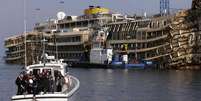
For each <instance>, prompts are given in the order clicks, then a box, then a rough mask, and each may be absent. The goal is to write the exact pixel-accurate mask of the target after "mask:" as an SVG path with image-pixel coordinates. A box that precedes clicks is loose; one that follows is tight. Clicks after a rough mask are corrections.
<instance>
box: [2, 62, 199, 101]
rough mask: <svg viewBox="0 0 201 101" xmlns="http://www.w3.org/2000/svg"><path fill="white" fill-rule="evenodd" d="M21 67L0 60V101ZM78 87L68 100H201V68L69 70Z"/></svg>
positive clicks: (7, 99) (6, 98) (8, 93)
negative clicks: (189, 69) (175, 69)
mask: <svg viewBox="0 0 201 101" xmlns="http://www.w3.org/2000/svg"><path fill="white" fill-rule="evenodd" d="M20 68H21V66H18V65H6V64H3V63H0V101H10V97H11V96H12V95H13V94H15V93H16V87H15V84H14V81H15V78H16V76H17V75H18V73H19V72H20V71H21V69H20ZM70 72H71V74H73V75H74V76H76V77H77V78H78V79H79V80H80V82H81V86H80V89H79V90H78V92H76V94H75V95H73V97H72V98H71V100H70V101H201V71H156V70H155V71H154V70H146V71H145V70H119V69H117V70H111V69H72V68H71V69H70Z"/></svg>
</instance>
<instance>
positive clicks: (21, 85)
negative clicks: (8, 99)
mask: <svg viewBox="0 0 201 101" xmlns="http://www.w3.org/2000/svg"><path fill="white" fill-rule="evenodd" d="M23 78H24V75H23V74H22V73H21V74H20V75H19V76H18V77H17V79H16V80H15V83H16V85H17V95H22V94H23V93H24V91H25V82H24V80H23Z"/></svg>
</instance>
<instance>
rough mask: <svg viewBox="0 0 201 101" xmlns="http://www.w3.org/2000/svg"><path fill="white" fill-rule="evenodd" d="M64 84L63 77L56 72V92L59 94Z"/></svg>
mask: <svg viewBox="0 0 201 101" xmlns="http://www.w3.org/2000/svg"><path fill="white" fill-rule="evenodd" d="M64 82H65V79H64V77H63V75H62V74H61V73H60V72H58V76H57V78H56V87H57V92H61V91H62V86H63V84H64Z"/></svg>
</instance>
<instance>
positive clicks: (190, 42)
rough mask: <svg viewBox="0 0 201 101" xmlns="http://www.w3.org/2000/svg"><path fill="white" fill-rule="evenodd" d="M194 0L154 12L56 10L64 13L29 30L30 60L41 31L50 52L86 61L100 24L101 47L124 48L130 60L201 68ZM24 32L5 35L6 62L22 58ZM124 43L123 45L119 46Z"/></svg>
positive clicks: (119, 49) (76, 60)
mask: <svg viewBox="0 0 201 101" xmlns="http://www.w3.org/2000/svg"><path fill="white" fill-rule="evenodd" d="M194 2H199V3H194ZM198 4H200V1H199V0H194V1H193V5H192V9H189V10H180V11H178V12H176V13H170V14H163V15H161V14H156V15H153V16H146V14H145V15H144V16H137V15H134V16H129V15H122V14H119V13H114V12H112V11H111V10H109V9H106V8H103V7H100V6H90V7H89V8H87V9H85V10H84V15H81V16H67V15H65V14H63V13H61V12H60V14H61V15H62V16H59V17H58V19H56V20H54V19H50V20H49V21H47V22H44V23H38V24H36V25H35V27H34V30H33V32H29V33H27V41H26V42H27V45H28V46H27V47H30V48H27V50H28V51H29V52H28V53H29V56H28V57H27V58H28V60H29V64H33V63H34V62H37V61H38V60H37V59H38V57H35V56H38V55H35V51H37V54H41V50H40V48H39V47H41V44H40V41H37V40H40V39H42V38H44V37H45V39H47V40H48V42H47V43H46V45H47V49H46V50H47V52H48V54H50V55H54V56H56V57H58V58H63V59H64V60H65V61H66V62H81V61H89V62H90V50H91V48H92V45H93V41H92V39H94V34H93V33H94V32H96V31H97V30H99V29H100V28H102V29H106V30H105V31H106V33H108V34H107V35H105V36H100V37H105V38H103V39H106V40H105V42H104V47H106V48H112V49H113V52H114V53H118V54H121V53H123V52H125V51H126V52H127V53H128V62H130V63H132V62H133V61H136V60H137V61H140V60H149V61H153V62H154V63H156V66H157V67H159V68H175V69H200V64H201V59H200V58H199V57H201V54H200V53H201V52H200V51H199V46H200V44H201V43H200V41H199V36H200V21H201V20H200V18H199V16H196V15H195V14H200V13H199V10H200V8H199V7H200V5H198ZM196 12H197V13H196ZM64 15H65V16H64ZM194 18H195V19H194ZM23 37H24V36H23V35H19V36H14V37H10V38H7V39H6V40H5V46H6V48H7V51H6V61H7V62H9V63H21V62H20V61H21V60H23V58H24V55H23V52H24V49H23V47H22V46H23V45H24V41H23ZM97 39H100V38H97ZM124 46H126V50H122V47H124ZM20 47H21V48H20ZM55 50H56V51H55ZM56 52H58V55H57V53H56Z"/></svg>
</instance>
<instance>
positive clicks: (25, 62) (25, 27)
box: [23, 0, 27, 67]
mask: <svg viewBox="0 0 201 101" xmlns="http://www.w3.org/2000/svg"><path fill="white" fill-rule="evenodd" d="M23 3H24V4H23V7H24V8H23V13H24V48H25V50H24V51H25V54H24V55H25V56H24V64H25V67H26V66H27V41H26V40H27V36H26V30H27V21H26V0H24V1H23Z"/></svg>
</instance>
